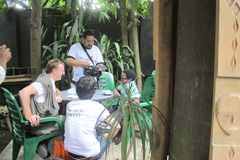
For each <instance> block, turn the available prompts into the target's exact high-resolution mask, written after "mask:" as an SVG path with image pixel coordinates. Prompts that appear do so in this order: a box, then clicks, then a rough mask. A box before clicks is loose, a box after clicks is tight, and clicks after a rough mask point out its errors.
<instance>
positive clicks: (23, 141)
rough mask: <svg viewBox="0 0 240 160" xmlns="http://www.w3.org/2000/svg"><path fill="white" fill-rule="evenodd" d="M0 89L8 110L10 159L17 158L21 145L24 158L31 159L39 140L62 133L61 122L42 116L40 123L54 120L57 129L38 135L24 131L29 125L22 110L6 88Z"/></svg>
mask: <svg viewBox="0 0 240 160" xmlns="http://www.w3.org/2000/svg"><path fill="white" fill-rule="evenodd" d="M1 89H2V90H3V91H4V96H5V98H6V102H7V107H8V110H9V116H10V122H11V124H12V138H13V146H12V160H16V159H17V157H18V153H19V150H20V148H21V146H22V145H23V146H24V159H25V160H32V159H33V158H34V155H35V153H36V149H37V146H38V143H39V142H41V141H43V140H45V139H49V138H52V137H56V136H63V135H64V127H63V123H62V121H61V120H60V119H59V118H57V117H43V118H41V119H40V123H44V122H50V121H55V122H57V124H58V125H59V128H60V129H59V130H56V131H53V132H51V133H49V134H46V135H40V136H37V135H32V134H29V133H27V132H26V131H25V126H27V125H30V123H29V122H28V121H26V120H24V119H23V115H22V110H21V108H20V107H19V106H18V103H17V101H16V99H15V97H14V96H13V94H12V93H11V92H10V91H8V90H7V89H6V88H3V87H2V88H1Z"/></svg>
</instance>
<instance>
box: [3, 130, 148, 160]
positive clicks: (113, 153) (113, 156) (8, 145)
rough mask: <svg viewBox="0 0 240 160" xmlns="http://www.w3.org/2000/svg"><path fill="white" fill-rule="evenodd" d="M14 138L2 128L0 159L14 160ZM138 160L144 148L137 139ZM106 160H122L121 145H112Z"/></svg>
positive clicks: (20, 155)
mask: <svg viewBox="0 0 240 160" xmlns="http://www.w3.org/2000/svg"><path fill="white" fill-rule="evenodd" d="M11 140H12V136H11V132H10V131H9V130H8V128H7V127H0V153H1V154H0V157H1V158H0V159H1V160H10V159H12V141H11ZM136 142H137V160H142V148H141V140H140V139H137V140H136ZM146 150H147V151H146V153H148V151H149V146H147V147H146ZM23 159H24V158H23V147H22V148H21V150H20V153H19V155H18V160H23ZM34 160H42V158H41V157H39V156H38V154H36V155H35V157H34ZM101 160H105V155H104V156H103V157H102V158H101ZM106 160H121V143H120V144H119V145H115V143H112V145H111V146H110V149H109V153H108V156H107V159H106ZM128 160H134V158H133V152H131V153H130V155H129V158H128ZM146 160H150V156H148V157H147V158H146Z"/></svg>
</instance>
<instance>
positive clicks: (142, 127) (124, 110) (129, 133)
mask: <svg viewBox="0 0 240 160" xmlns="http://www.w3.org/2000/svg"><path fill="white" fill-rule="evenodd" d="M124 91H125V93H126V95H127V96H125V97H124V96H123V95H121V96H117V95H115V98H114V99H113V100H112V101H109V102H108V103H107V106H108V105H111V104H112V103H115V102H116V101H120V102H121V105H120V106H119V108H118V110H117V111H116V112H114V113H112V114H111V115H110V116H109V117H108V118H109V119H110V120H111V119H112V118H113V117H115V120H114V123H113V124H112V126H114V125H115V124H116V123H117V120H118V119H119V117H120V115H121V114H122V115H123V118H124V119H123V128H122V143H121V157H122V160H127V159H128V154H129V150H132V149H133V153H134V160H136V155H137V151H136V149H137V146H136V133H135V127H134V126H135V125H137V126H138V127H139V132H140V139H141V142H142V151H143V152H142V153H143V160H145V158H146V156H147V154H146V143H149V145H150V151H149V152H150V153H151V156H152V157H153V159H156V157H155V150H154V143H153V127H154V125H152V115H151V113H149V112H148V110H146V109H145V108H143V107H141V106H140V105H139V104H135V103H133V101H132V99H131V97H132V93H131V86H130V88H125V89H124ZM150 91H152V89H151V90H148V91H145V92H150ZM141 101H144V102H145V103H147V104H148V105H149V106H148V107H152V108H154V109H155V110H156V111H157V112H159V113H160V115H162V117H163V118H164V120H165V122H166V123H167V120H166V118H165V117H164V116H163V114H162V113H161V111H160V110H159V109H158V108H156V107H155V106H154V105H152V103H151V102H148V101H146V100H144V99H141ZM96 125H99V124H96ZM114 131H115V128H114V127H111V129H110V130H109V136H108V138H107V145H108V144H109V140H110V138H111V137H110V136H111V134H112V133H113V132H114ZM146 139H148V141H146ZM128 143H130V144H131V145H129V146H130V147H129V148H128ZM127 148H128V149H127ZM107 154H108V150H106V152H105V155H106V158H107Z"/></svg>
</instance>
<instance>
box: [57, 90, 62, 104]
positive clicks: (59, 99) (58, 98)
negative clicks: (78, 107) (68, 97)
mask: <svg viewBox="0 0 240 160" xmlns="http://www.w3.org/2000/svg"><path fill="white" fill-rule="evenodd" d="M56 101H57V103H60V102H62V96H61V92H60V90H59V89H57V88H56Z"/></svg>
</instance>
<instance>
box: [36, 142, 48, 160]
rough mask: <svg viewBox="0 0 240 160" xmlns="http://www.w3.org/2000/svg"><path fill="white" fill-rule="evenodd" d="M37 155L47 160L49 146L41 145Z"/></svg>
mask: <svg viewBox="0 0 240 160" xmlns="http://www.w3.org/2000/svg"><path fill="white" fill-rule="evenodd" d="M37 154H38V155H39V156H40V157H42V158H43V159H44V158H47V156H48V149H47V146H46V144H44V143H40V144H39V145H38V147H37Z"/></svg>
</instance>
